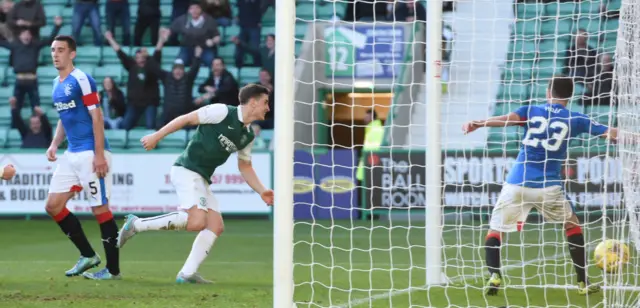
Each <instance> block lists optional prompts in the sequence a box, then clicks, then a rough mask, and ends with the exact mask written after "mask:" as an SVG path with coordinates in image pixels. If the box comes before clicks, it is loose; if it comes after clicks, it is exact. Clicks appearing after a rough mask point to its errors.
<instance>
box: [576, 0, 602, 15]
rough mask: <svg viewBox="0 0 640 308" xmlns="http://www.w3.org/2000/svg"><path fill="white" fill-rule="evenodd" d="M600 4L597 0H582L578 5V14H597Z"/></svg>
mask: <svg viewBox="0 0 640 308" xmlns="http://www.w3.org/2000/svg"><path fill="white" fill-rule="evenodd" d="M601 4H602V2H601V1H599V0H582V1H581V2H580V7H579V10H580V15H583V16H584V15H599V14H600V5H601Z"/></svg>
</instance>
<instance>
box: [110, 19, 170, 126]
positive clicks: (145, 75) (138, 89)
mask: <svg viewBox="0 0 640 308" xmlns="http://www.w3.org/2000/svg"><path fill="white" fill-rule="evenodd" d="M161 32H162V33H161V34H160V36H161V38H160V39H158V43H157V44H156V49H155V51H154V53H153V59H155V61H156V62H157V63H160V60H161V50H162V47H163V46H164V42H165V40H166V37H167V36H168V32H166V31H161ZM104 37H105V38H106V39H107V42H109V45H111V48H113V50H115V51H116V53H117V54H118V58H119V59H120V62H121V63H122V66H123V67H124V69H125V70H127V72H129V80H128V81H127V101H128V102H129V104H127V111H126V112H125V115H124V119H123V120H122V122H121V123H120V128H123V129H126V130H129V129H132V128H134V127H135V126H136V124H137V123H138V119H139V118H140V116H141V115H142V114H144V115H145V120H146V127H147V129H155V128H156V116H157V113H158V105H159V104H160V88H159V85H158V75H156V74H155V69H154V68H153V67H152V64H151V63H150V61H148V59H149V58H148V53H147V50H146V48H142V49H139V50H137V51H136V53H135V58H132V57H130V56H129V55H127V54H126V53H124V51H122V48H120V45H118V43H117V42H116V41H115V40H114V39H113V34H112V33H111V32H109V31H107V32H106V33H105V34H104Z"/></svg>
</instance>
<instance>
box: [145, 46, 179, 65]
mask: <svg viewBox="0 0 640 308" xmlns="http://www.w3.org/2000/svg"><path fill="white" fill-rule="evenodd" d="M150 54H151V53H150ZM179 54H180V47H173V46H167V47H163V48H162V64H165V63H170V64H173V61H175V60H176V58H177V57H178V55H179Z"/></svg>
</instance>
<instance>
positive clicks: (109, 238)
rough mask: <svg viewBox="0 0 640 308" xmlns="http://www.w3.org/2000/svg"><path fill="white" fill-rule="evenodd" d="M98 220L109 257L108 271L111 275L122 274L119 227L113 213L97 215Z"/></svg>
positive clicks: (105, 251) (103, 243) (105, 250)
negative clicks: (117, 245)
mask: <svg viewBox="0 0 640 308" xmlns="http://www.w3.org/2000/svg"><path fill="white" fill-rule="evenodd" d="M96 219H97V220H98V223H99V224H100V235H101V236H102V245H103V246H104V253H105V254H106V256H107V269H108V270H109V273H111V275H118V274H120V250H118V248H117V247H116V243H117V242H118V241H117V239H118V225H117V224H116V221H115V219H113V214H112V213H111V211H108V212H104V213H100V214H98V215H96Z"/></svg>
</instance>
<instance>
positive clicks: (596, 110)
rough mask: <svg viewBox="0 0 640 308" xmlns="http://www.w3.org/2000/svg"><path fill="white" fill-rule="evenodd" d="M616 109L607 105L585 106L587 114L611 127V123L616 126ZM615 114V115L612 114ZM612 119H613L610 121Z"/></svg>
mask: <svg viewBox="0 0 640 308" xmlns="http://www.w3.org/2000/svg"><path fill="white" fill-rule="evenodd" d="M615 111H616V109H615V108H611V106H606V105H594V106H585V113H586V114H587V115H588V116H590V117H592V118H593V119H594V120H596V121H598V122H600V123H602V124H607V125H609V121H611V122H612V124H613V125H614V126H615V125H616V119H617V117H616V116H615ZM612 112H613V114H611V113H612ZM610 118H611V119H610Z"/></svg>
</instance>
